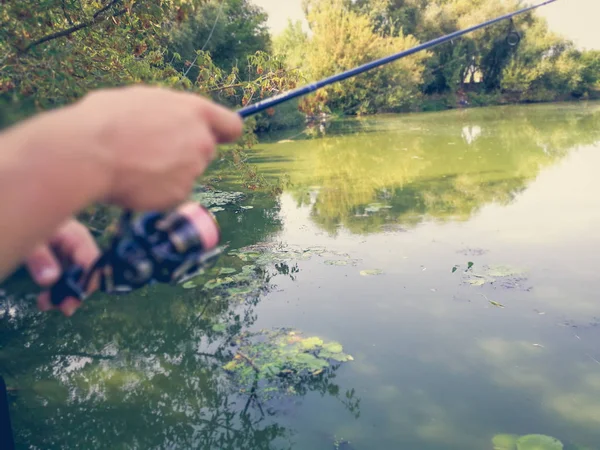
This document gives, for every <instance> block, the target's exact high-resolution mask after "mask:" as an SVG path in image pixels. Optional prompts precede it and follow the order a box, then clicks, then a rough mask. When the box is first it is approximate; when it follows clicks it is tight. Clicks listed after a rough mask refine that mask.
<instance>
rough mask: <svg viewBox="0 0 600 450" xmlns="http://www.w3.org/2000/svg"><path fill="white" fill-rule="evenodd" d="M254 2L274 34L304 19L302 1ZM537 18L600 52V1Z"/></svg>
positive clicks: (569, 3) (575, 2)
mask: <svg viewBox="0 0 600 450" xmlns="http://www.w3.org/2000/svg"><path fill="white" fill-rule="evenodd" d="M251 1H252V2H253V3H255V4H257V5H259V6H262V7H263V8H264V9H265V10H266V11H267V13H268V14H269V27H270V28H271V30H272V32H273V33H274V34H277V33H279V32H280V31H281V30H283V29H284V28H285V27H286V25H287V21H288V18H289V19H292V20H303V19H304V15H303V13H302V8H301V7H300V5H301V2H302V0H251ZM283 5H285V6H283ZM538 14H540V15H542V16H544V17H546V18H547V19H548V23H549V25H550V28H551V29H552V30H553V31H555V32H557V33H560V34H562V35H563V36H565V37H567V38H568V39H570V40H572V41H573V42H574V43H575V45H577V46H578V47H580V48H588V49H599V50H600V19H599V18H600V0H558V1H557V2H556V3H553V4H550V5H548V6H545V7H543V8H541V9H539V10H538ZM490 19H491V17H490Z"/></svg>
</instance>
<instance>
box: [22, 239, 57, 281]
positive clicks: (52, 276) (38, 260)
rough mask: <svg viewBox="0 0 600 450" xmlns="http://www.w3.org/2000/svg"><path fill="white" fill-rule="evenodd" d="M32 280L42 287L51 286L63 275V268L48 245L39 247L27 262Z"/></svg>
mask: <svg viewBox="0 0 600 450" xmlns="http://www.w3.org/2000/svg"><path fill="white" fill-rule="evenodd" d="M25 265H26V266H27V269H28V270H29V273H30V274H31V276H32V278H33V279H34V280H35V282H36V283H37V284H39V285H40V286H44V287H47V286H51V285H52V284H54V283H56V281H57V280H58V278H59V277H60V274H61V267H60V264H59V262H58V260H57V259H56V257H55V256H54V254H53V253H52V251H51V250H50V248H49V247H48V246H47V245H40V246H39V247H37V248H36V249H35V250H34V251H33V252H32V253H31V254H30V255H29V258H27V260H26V261H25Z"/></svg>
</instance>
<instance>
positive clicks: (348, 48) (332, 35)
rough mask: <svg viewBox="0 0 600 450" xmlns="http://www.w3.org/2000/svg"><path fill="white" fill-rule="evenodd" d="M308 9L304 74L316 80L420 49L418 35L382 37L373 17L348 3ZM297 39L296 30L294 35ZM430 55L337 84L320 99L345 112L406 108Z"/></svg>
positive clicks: (322, 0) (337, 0)
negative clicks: (413, 49)
mask: <svg viewBox="0 0 600 450" xmlns="http://www.w3.org/2000/svg"><path fill="white" fill-rule="evenodd" d="M304 6H305V10H306V12H307V19H308V23H309V26H310V29H311V32H312V33H311V37H310V38H309V39H307V40H306V41H305V42H303V44H302V45H303V46H304V48H305V50H304V52H303V59H304V65H303V70H304V71H305V73H306V76H307V77H308V78H310V79H311V80H317V79H320V78H323V77H326V76H330V75H333V74H335V73H339V72H341V71H344V70H348V69H351V68H353V67H356V66H358V65H360V64H364V63H366V62H369V61H372V60H374V59H377V58H381V57H383V56H386V55H389V54H391V53H394V52H398V51H401V50H403V49H408V48H410V47H412V46H414V45H417V41H416V39H415V38H414V37H412V36H406V35H404V34H403V33H402V31H399V32H398V33H397V34H396V36H394V37H385V36H383V35H382V34H381V33H377V32H376V31H375V25H374V24H373V22H372V21H371V19H370V18H369V17H368V16H366V15H363V14H359V13H358V12H356V11H353V10H352V9H351V8H349V7H348V6H347V5H346V2H345V1H344V0H312V1H309V2H305V5H304ZM296 34H297V33H296ZM293 35H294V32H293V30H291V29H290V31H289V32H288V36H293ZM298 41H300V42H301V40H298ZM288 42H291V41H290V40H288ZM281 48H285V47H283V46H282V47H281ZM287 48H288V50H287V51H288V55H289V54H290V53H291V51H290V50H289V46H287ZM427 56H428V55H427V53H421V54H417V55H413V56H411V57H409V58H405V59H403V60H400V61H398V62H395V63H392V64H389V65H387V66H384V67H380V68H378V69H376V70H374V71H371V72H369V73H368V74H363V75H360V76H358V77H355V78H351V79H348V80H346V81H344V82H342V83H336V84H334V85H332V86H330V87H327V88H325V89H323V90H322V91H320V92H318V93H317V95H316V98H317V99H319V100H321V101H322V102H324V103H325V104H326V105H327V106H328V107H329V108H330V109H332V110H335V111H338V112H341V113H344V114H346V113H373V112H383V111H399V110H402V109H406V108H408V106H409V105H410V104H411V103H413V102H414V100H415V98H416V96H417V94H418V86H419V84H420V82H421V79H422V78H421V77H422V72H423V64H422V62H423V60H424V59H425V58H427Z"/></svg>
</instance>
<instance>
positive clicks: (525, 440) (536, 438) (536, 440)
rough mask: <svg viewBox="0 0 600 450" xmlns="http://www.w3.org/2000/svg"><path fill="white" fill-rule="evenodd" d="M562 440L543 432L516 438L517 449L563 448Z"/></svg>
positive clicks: (541, 449)
mask: <svg viewBox="0 0 600 450" xmlns="http://www.w3.org/2000/svg"><path fill="white" fill-rule="evenodd" d="M563 448H564V446H563V444H562V442H560V441H559V440H558V439H556V438H553V437H551V436H545V435H543V434H529V435H527V436H523V437H520V438H519V439H518V440H517V450H563Z"/></svg>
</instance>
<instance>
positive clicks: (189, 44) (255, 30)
mask: <svg viewBox="0 0 600 450" xmlns="http://www.w3.org/2000/svg"><path fill="white" fill-rule="evenodd" d="M266 22H267V14H266V13H265V12H264V10H262V9H261V8H259V7H258V6H255V5H254V4H252V3H251V2H250V1H249V0H223V1H220V0H218V1H209V2H207V3H206V4H202V5H201V6H199V7H198V8H197V9H196V10H195V11H194V12H193V14H190V16H189V17H188V18H187V19H186V20H184V21H183V22H181V23H180V24H178V25H176V26H175V27H174V29H173V31H172V32H171V33H170V35H169V38H168V42H167V47H168V50H169V55H170V56H171V58H172V56H174V55H175V54H179V55H180V56H181V61H179V60H178V58H172V64H173V65H174V66H175V68H177V70H179V71H180V72H185V73H186V74H187V76H188V77H189V79H190V80H192V81H193V80H195V79H196V77H197V75H198V67H196V66H195V65H194V66H192V67H190V66H189V65H187V64H188V63H190V62H191V61H192V60H193V59H194V57H195V55H196V51H198V50H205V51H207V52H209V53H210V54H211V56H212V60H213V62H214V64H215V65H216V66H217V67H219V68H220V69H222V70H225V71H230V70H231V69H232V68H233V67H235V66H238V65H240V64H241V65H242V66H243V65H244V64H245V63H246V59H247V57H248V56H249V55H252V54H254V53H255V52H257V51H261V52H269V51H270V50H271V36H270V34H269V31H268V28H267V24H266Z"/></svg>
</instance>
